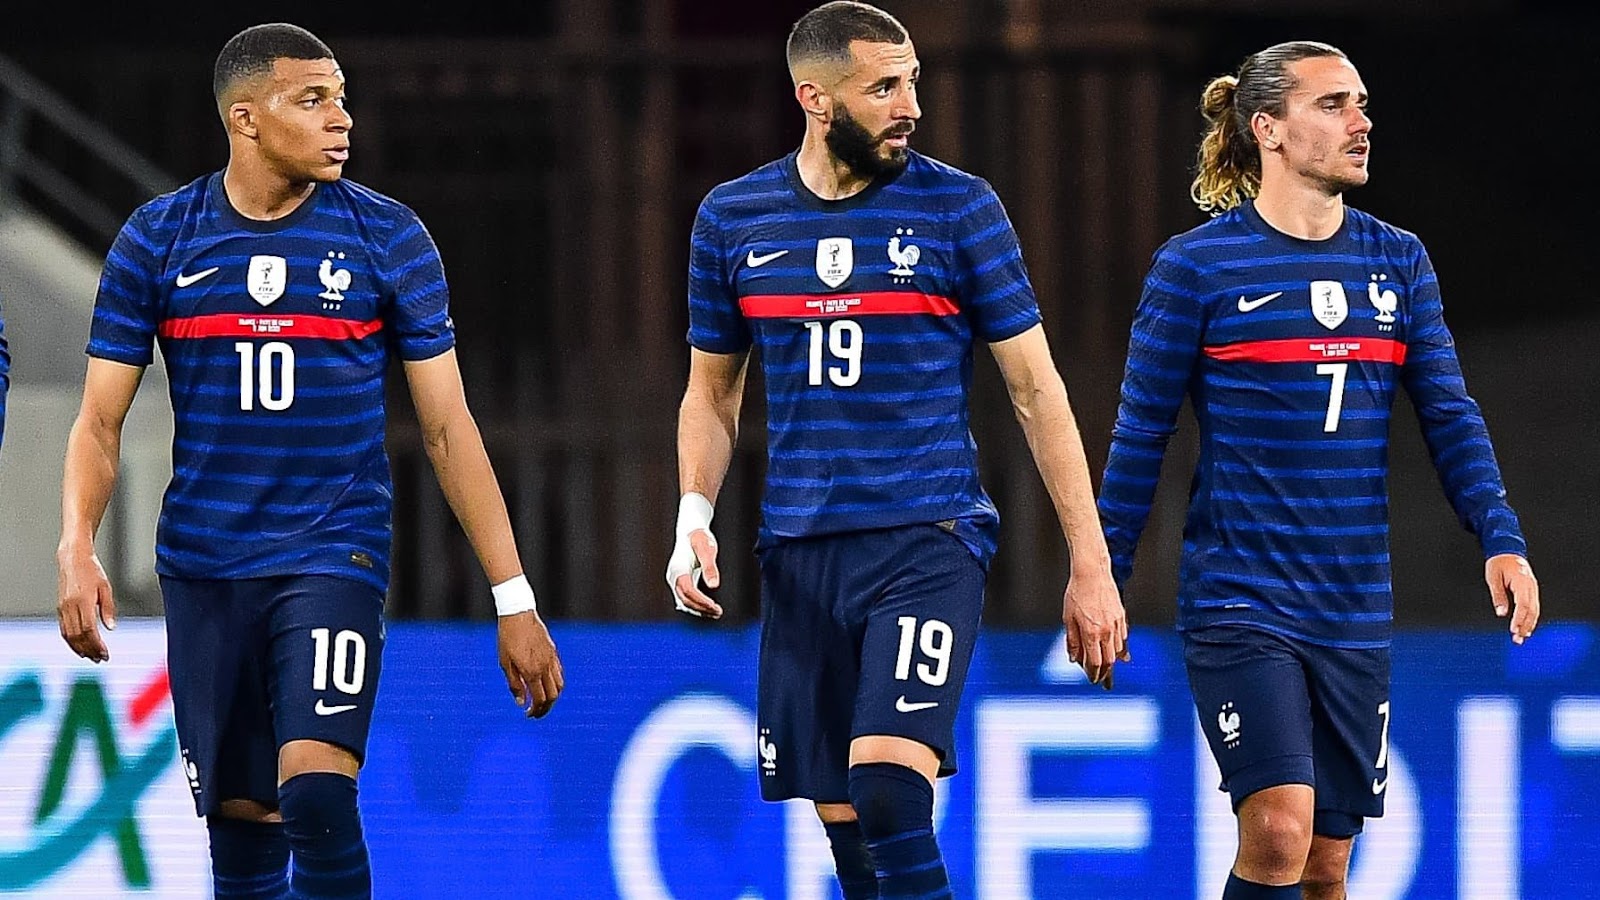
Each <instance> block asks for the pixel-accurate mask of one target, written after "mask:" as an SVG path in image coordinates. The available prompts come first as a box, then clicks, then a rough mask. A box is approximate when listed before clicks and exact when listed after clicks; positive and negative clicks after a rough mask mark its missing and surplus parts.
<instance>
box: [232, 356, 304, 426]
mask: <svg viewBox="0 0 1600 900" xmlns="http://www.w3.org/2000/svg"><path fill="white" fill-rule="evenodd" d="M233 350H234V352H235V353H237V354H239V408H240V409H255V403H256V400H257V399H259V400H260V401H261V408H262V409H269V410H272V411H273V412H278V411H280V410H285V409H288V408H289V406H290V405H291V404H293V403H294V348H293V347H291V346H289V345H288V344H286V343H284V342H283V341H268V342H267V343H265V344H262V345H261V360H260V364H259V365H258V364H257V362H256V347H255V345H254V344H252V343H250V342H248V341H240V342H239V343H237V344H234V345H233ZM257 372H260V377H259V378H257V376H256V373H257ZM274 373H276V374H274Z"/></svg>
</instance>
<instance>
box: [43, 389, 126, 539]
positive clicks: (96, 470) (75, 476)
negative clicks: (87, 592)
mask: <svg viewBox="0 0 1600 900" xmlns="http://www.w3.org/2000/svg"><path fill="white" fill-rule="evenodd" d="M121 456H122V425H121V423H120V422H108V421H105V420H103V419H101V418H99V417H98V416H95V415H94V414H92V413H89V412H84V413H80V414H79V416H78V418H77V420H76V421H75V422H73V423H72V431H71V433H70V434H69V435H68V437H67V458H66V464H65V469H64V471H63V472H62V478H61V544H60V547H59V548H58V549H57V552H58V553H60V554H62V555H76V554H79V553H84V552H93V549H94V536H95V533H96V532H97V531H99V530H100V522H101V520H102V519H104V518H105V514H106V506H107V505H109V504H110V503H111V491H112V488H113V487H114V486H115V485H116V483H117V462H118V460H119V459H121Z"/></svg>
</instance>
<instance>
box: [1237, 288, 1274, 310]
mask: <svg viewBox="0 0 1600 900" xmlns="http://www.w3.org/2000/svg"><path fill="white" fill-rule="evenodd" d="M1282 296H1283V291H1279V292H1277V293H1276V294H1268V295H1266V296H1265V297H1257V298H1256V299H1254V300H1251V301H1250V302H1248V303H1246V302H1245V299H1244V297H1243V296H1242V295H1241V296H1240V297H1239V312H1249V311H1250V310H1252V309H1255V308H1256V307H1258V306H1265V305H1267V304H1268V303H1271V302H1272V301H1274V300H1276V299H1278V298H1279V297H1282Z"/></svg>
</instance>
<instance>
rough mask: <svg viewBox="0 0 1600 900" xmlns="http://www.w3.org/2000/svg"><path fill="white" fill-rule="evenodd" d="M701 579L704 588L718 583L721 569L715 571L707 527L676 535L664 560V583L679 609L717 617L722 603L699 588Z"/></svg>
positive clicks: (712, 541)
mask: <svg viewBox="0 0 1600 900" xmlns="http://www.w3.org/2000/svg"><path fill="white" fill-rule="evenodd" d="M702 579H704V581H705V586H706V587H707V588H716V587H717V586H718V585H720V584H722V573H721V572H719V571H717V539H716V537H715V536H714V535H712V533H711V530H710V529H709V528H700V529H696V530H694V531H691V532H689V533H688V534H684V535H679V536H678V539H677V541H676V542H675V543H674V544H673V547H672V557H671V558H670V559H668V560H667V584H668V585H669V586H670V587H671V588H672V600H673V603H674V604H675V605H676V606H677V608H678V611H679V612H686V613H688V614H689V615H691V616H710V617H711V618H713V619H720V618H722V607H721V606H719V605H717V601H715V600H713V599H711V597H710V596H709V595H707V594H706V593H705V592H704V591H703V590H701V589H700V583H701V580H702Z"/></svg>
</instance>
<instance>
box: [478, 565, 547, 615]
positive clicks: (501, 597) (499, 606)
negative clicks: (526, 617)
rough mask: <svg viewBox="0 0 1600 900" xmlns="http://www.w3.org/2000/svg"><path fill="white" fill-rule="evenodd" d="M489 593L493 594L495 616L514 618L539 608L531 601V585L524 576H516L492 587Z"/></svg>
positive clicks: (536, 603)
mask: <svg viewBox="0 0 1600 900" xmlns="http://www.w3.org/2000/svg"><path fill="white" fill-rule="evenodd" d="M489 592H490V593H492V594H494V611H495V614H496V615H501V616H514V615H516V614H517V613H525V612H527V611H529V610H533V609H538V608H539V604H538V602H536V601H535V600H534V599H533V585H531V584H529V583H528V576H526V575H518V576H517V577H515V578H513V579H511V580H510V581H503V582H501V583H499V584H497V585H494V586H493V587H491V588H489Z"/></svg>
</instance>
